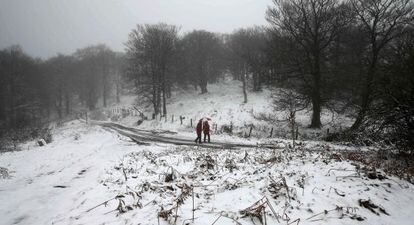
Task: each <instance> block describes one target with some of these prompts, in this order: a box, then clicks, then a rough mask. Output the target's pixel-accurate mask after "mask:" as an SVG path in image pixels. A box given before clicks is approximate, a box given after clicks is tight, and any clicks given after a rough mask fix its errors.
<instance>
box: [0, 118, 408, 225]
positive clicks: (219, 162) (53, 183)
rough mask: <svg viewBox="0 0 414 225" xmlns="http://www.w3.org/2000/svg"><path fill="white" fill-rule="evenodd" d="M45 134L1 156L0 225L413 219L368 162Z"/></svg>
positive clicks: (73, 132) (391, 184)
mask: <svg viewBox="0 0 414 225" xmlns="http://www.w3.org/2000/svg"><path fill="white" fill-rule="evenodd" d="M53 135H54V142H53V143H52V144H49V145H46V146H43V147H38V146H35V143H28V144H27V145H26V146H25V148H26V150H23V151H19V152H8V153H3V154H1V155H0V165H2V167H4V168H5V169H6V170H7V174H8V175H7V176H5V177H4V178H3V179H0V205H1V207H0V216H1V218H2V219H1V221H0V224H206V225H211V224H223V225H226V224H246V225H250V224H260V221H261V220H262V221H263V223H264V219H265V220H266V221H267V224H279V223H280V224H361V225H363V224H407V225H408V224H411V221H412V219H413V215H412V212H413V210H414V209H413V205H412V202H413V200H414V199H413V196H414V194H413V193H414V186H413V185H412V184H410V183H407V182H406V181H402V180H400V179H399V178H397V177H394V176H392V175H389V174H385V173H384V172H382V171H381V170H376V171H375V170H374V171H373V170H372V168H370V167H366V166H364V164H362V163H360V162H361V161H359V160H362V158H361V157H363V158H367V156H368V155H363V154H362V153H361V152H359V153H358V152H353V151H346V150H341V149H335V147H334V146H326V145H324V144H323V143H319V148H317V147H315V148H313V149H312V148H311V149H308V148H303V147H301V146H299V147H298V148H297V149H296V150H295V151H293V150H291V149H289V148H288V147H287V146H283V145H282V146H279V147H276V148H274V149H268V148H260V147H256V148H239V149H210V148H203V147H202V146H200V147H198V146H196V147H190V146H189V147H186V146H175V145H171V144H162V143H150V144H149V145H137V144H136V143H134V142H131V141H130V139H129V138H126V137H124V136H121V135H119V134H117V133H116V132H114V131H112V130H108V129H102V128H101V127H99V126H95V125H86V124H84V123H83V122H79V121H73V122H69V123H66V124H64V125H63V126H61V127H58V128H56V129H55V130H54V133H53ZM347 152H348V153H347ZM255 203H257V204H255ZM193 210H194V222H191V221H192V218H193V213H192V212H193ZM263 212H265V216H263ZM175 215H177V216H178V217H177V219H175ZM175 220H176V221H175ZM168 221H169V222H168Z"/></svg>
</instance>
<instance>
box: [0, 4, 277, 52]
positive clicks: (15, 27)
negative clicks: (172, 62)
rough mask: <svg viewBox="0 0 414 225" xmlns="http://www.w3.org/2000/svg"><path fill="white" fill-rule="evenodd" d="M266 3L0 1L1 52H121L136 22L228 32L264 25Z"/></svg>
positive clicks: (182, 29)
mask: <svg viewBox="0 0 414 225" xmlns="http://www.w3.org/2000/svg"><path fill="white" fill-rule="evenodd" d="M270 4H271V0H0V49H3V48H5V47H8V46H10V45H12V44H19V45H21V46H22V47H23V49H24V50H25V51H26V52H27V53H28V54H30V55H32V56H35V57H42V58H47V57H51V56H54V55H56V54H57V53H64V54H70V53H72V52H74V51H75V50H76V49H77V48H82V47H85V46H87V45H90V44H98V43H104V44H107V45H108V46H109V47H111V48H112V49H114V50H116V51H123V50H124V45H123V43H125V41H126V40H127V38H128V33H129V32H130V31H131V29H133V28H135V26H136V24H146V23H158V22H166V23H169V24H174V25H179V26H181V33H183V32H186V31H191V30H193V29H205V30H209V31H213V32H232V31H233V30H234V29H237V28H240V27H247V26H252V25H265V24H266V20H265V11H266V8H267V6H268V5H270Z"/></svg>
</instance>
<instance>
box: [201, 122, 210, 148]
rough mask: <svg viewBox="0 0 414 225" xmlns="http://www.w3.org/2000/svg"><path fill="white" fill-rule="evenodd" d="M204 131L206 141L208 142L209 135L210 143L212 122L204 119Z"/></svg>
mask: <svg viewBox="0 0 414 225" xmlns="http://www.w3.org/2000/svg"><path fill="white" fill-rule="evenodd" d="M203 133H204V142H206V137H208V143H210V124H208V121H207V120H206V121H204V123H203Z"/></svg>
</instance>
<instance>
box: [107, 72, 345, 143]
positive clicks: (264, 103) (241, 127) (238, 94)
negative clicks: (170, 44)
mask: <svg viewBox="0 0 414 225" xmlns="http://www.w3.org/2000/svg"><path fill="white" fill-rule="evenodd" d="M241 86H242V84H241V82H239V81H234V80H224V81H221V82H220V83H215V84H209V85H208V93H206V94H199V91H195V90H194V89H191V90H176V91H174V92H173V95H172V98H171V99H168V104H167V112H168V118H167V120H165V118H157V120H151V117H152V108H151V107H149V108H144V107H142V105H136V107H137V108H139V109H141V110H142V111H144V112H145V115H146V116H147V117H148V118H150V120H147V121H144V122H143V123H142V124H141V125H140V126H139V128H142V129H164V130H171V131H177V132H180V133H182V134H183V133H192V132H193V130H194V129H193V128H191V126H190V124H191V120H192V122H193V126H195V123H196V121H198V120H199V119H201V118H203V117H208V118H211V123H212V124H211V125H212V128H213V132H215V131H216V129H215V127H214V126H215V125H217V132H216V133H220V134H221V131H222V128H223V127H224V126H227V127H230V126H232V128H233V137H234V136H245V135H246V134H248V133H249V131H250V127H251V126H252V125H253V129H252V134H251V137H254V138H259V139H260V138H267V137H268V136H269V135H270V131H271V129H272V128H273V135H272V136H273V137H276V138H277V137H282V138H286V137H288V136H289V135H290V128H289V125H288V123H287V122H285V121H286V118H287V117H286V116H287V113H286V112H283V111H275V109H274V105H273V103H272V102H273V99H272V98H271V96H272V91H271V90H269V89H267V88H264V89H263V91H261V92H248V102H247V103H246V104H244V103H243V94H242V88H241ZM135 103H136V97H135V96H124V97H123V98H122V103H121V104H118V105H116V106H114V107H112V108H116V107H119V108H122V107H125V108H128V107H131V106H132V105H134V104H135ZM310 115H311V112H310V109H309V110H304V111H301V112H298V115H297V118H296V121H297V124H298V126H299V138H300V139H305V140H314V139H321V138H322V137H323V136H324V135H325V134H326V132H327V129H329V131H330V132H334V131H337V130H340V129H345V128H346V127H348V126H349V125H350V124H352V119H351V118H348V117H346V116H345V115H338V114H336V113H332V112H330V111H329V110H323V111H322V115H321V120H322V124H323V125H324V127H323V129H322V130H314V129H309V128H308V126H309V124H310V119H311V118H310ZM180 116H183V117H185V119H184V120H183V124H182V125H181V122H180V119H179V117H180ZM260 116H262V117H260ZM263 116H265V117H268V118H270V119H272V120H278V121H280V122H272V121H266V120H263ZM172 117H174V119H173V118H172ZM138 120H139V117H137V116H129V117H126V118H123V119H121V121H119V122H121V123H123V124H127V125H130V126H136V122H137V121H138Z"/></svg>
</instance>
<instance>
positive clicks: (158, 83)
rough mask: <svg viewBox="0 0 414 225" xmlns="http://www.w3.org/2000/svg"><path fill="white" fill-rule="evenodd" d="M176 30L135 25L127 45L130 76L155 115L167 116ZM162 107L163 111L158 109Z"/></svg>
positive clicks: (161, 25) (175, 28)
mask: <svg viewBox="0 0 414 225" xmlns="http://www.w3.org/2000/svg"><path fill="white" fill-rule="evenodd" d="M177 32H178V28H177V27H176V26H173V25H167V24H163V23H161V24H156V25H138V26H137V28H136V29H134V30H132V32H131V33H130V34H129V40H128V42H127V43H126V47H127V55H128V58H129V61H130V73H132V74H133V78H134V79H135V80H136V84H137V85H138V86H139V88H141V89H142V91H143V93H144V95H145V96H147V97H148V93H149V94H150V96H151V98H150V101H151V102H152V104H153V107H154V113H155V114H156V115H158V114H162V115H164V116H165V115H167V102H166V99H167V95H168V93H167V92H168V90H169V86H170V85H171V83H172V82H173V81H172V80H171V73H170V71H169V70H170V68H171V62H172V61H173V56H174V53H175V47H176V43H177V39H178V37H177ZM161 107H162V110H161Z"/></svg>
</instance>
